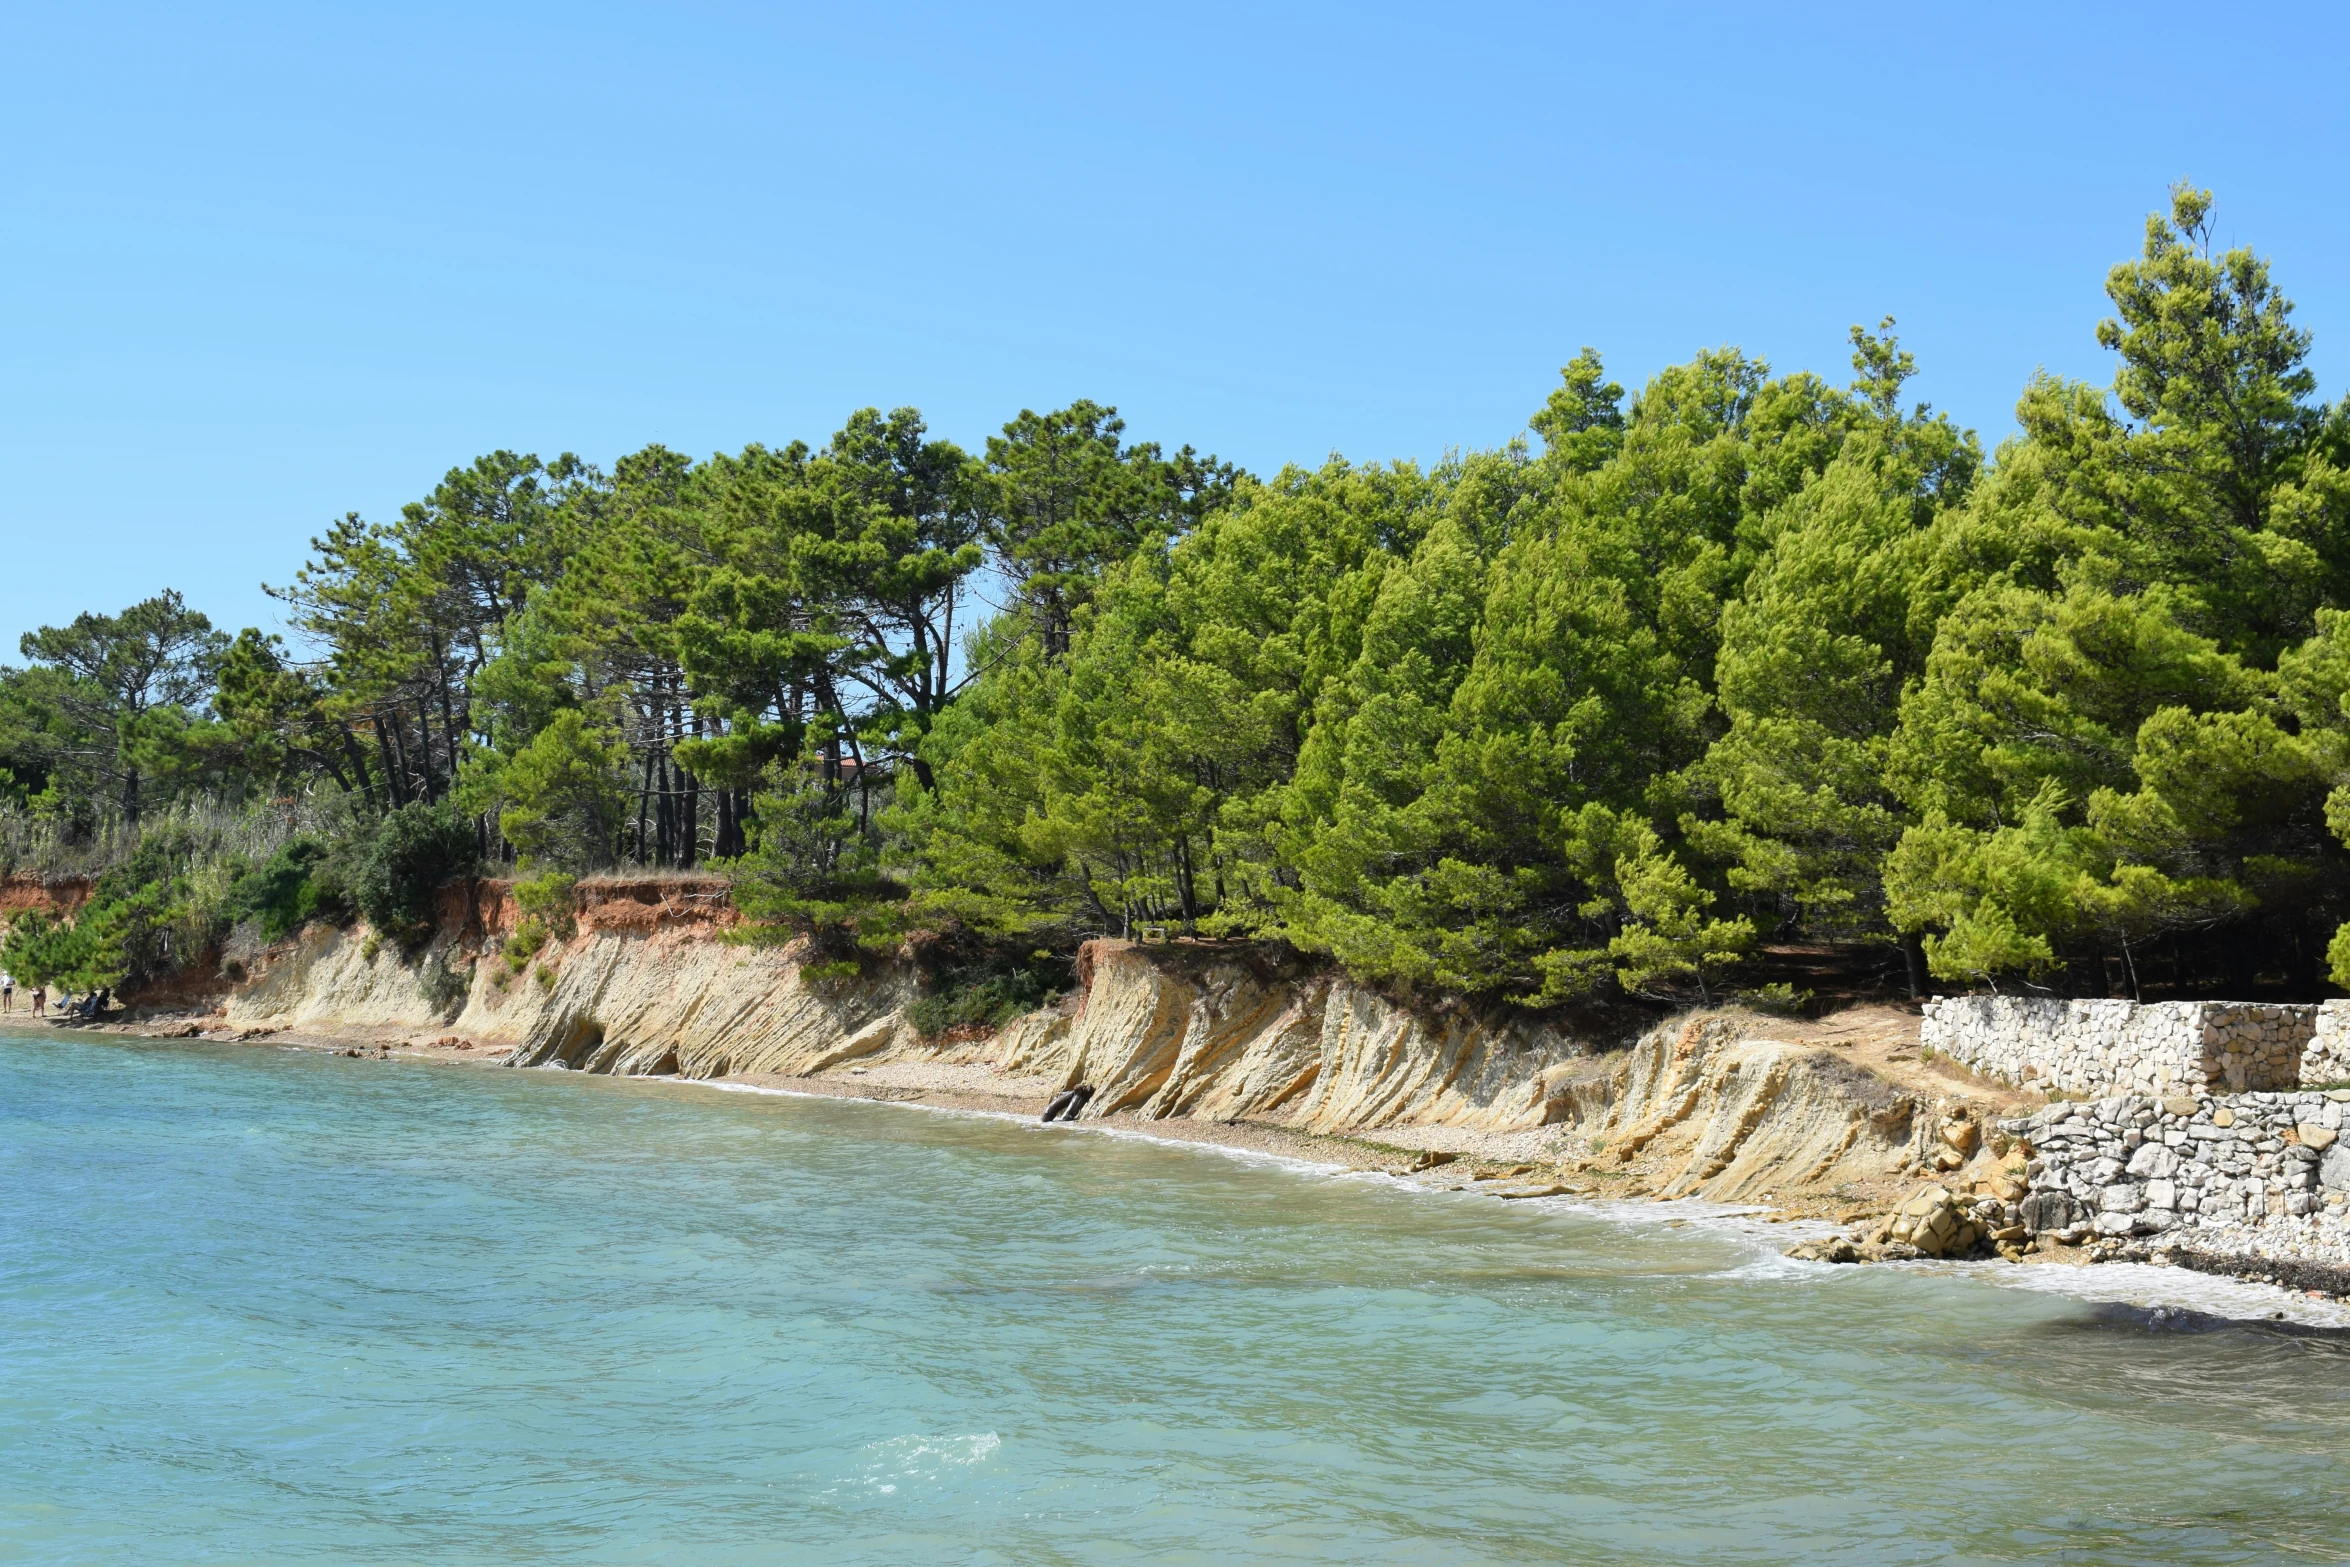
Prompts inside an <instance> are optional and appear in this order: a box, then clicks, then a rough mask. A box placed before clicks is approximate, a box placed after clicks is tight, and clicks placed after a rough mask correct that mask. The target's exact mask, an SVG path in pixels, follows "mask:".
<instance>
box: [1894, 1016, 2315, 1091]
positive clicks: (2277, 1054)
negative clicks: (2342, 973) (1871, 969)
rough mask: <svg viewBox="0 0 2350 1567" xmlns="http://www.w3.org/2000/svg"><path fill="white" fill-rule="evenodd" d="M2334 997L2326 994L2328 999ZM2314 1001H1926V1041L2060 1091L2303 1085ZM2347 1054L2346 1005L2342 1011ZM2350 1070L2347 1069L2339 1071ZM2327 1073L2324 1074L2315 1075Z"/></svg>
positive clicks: (2017, 1080) (1967, 1061)
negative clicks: (2297, 1003) (2305, 1003)
mask: <svg viewBox="0 0 2350 1567" xmlns="http://www.w3.org/2000/svg"><path fill="white" fill-rule="evenodd" d="M2329 1005H2330V1004H2329ZM2320 1011H2321V1009H2320V1008H2318V1007H2314V1006H2284V1005H2275V1004H2270V1003H2263V1002H2251V1001H2162V1002H2156V1003H2154V1004H2152V1005H2144V1006H2142V1005H2140V1004H2139V1003H2137V1002H2135V1001H2056V1000H2048V999H2042V998H2039V997H2024V996H1946V997H1942V998H1940V999H1937V1000H1933V1001H1929V1002H1927V1003H1926V1007H1925V1021H1924V1024H1923V1026H1922V1029H1921V1032H1920V1035H1919V1038H1920V1042H1921V1043H1923V1044H1924V1045H1925V1046H1926V1048H1928V1049H1930V1050H1933V1051H1935V1052H1937V1053H1939V1054H1942V1055H1946V1056H1948V1057H1950V1058H1951V1059H1952V1060H1954V1061H1957V1062H1958V1063H1959V1064H1960V1065H1962V1066H1965V1067H1968V1068H1969V1069H1971V1070H1973V1071H1977V1072H1981V1073H1983V1074H1985V1075H1986V1076H1990V1077H1996V1078H1999V1079H2000V1080H2002V1081H2004V1082H2007V1083H2011V1084H2014V1085H2015V1086H2017V1087H2019V1088H2024V1087H2029V1088H2036V1089H2040V1090H2041V1091H2043V1092H2049V1093H2063V1094H2080V1095H2093V1094H2116V1093H2135V1094H2144V1095H2161V1094H2164V1093H2168V1092H2171V1091H2173V1090H2176V1089H2185V1090H2188V1091H2190V1092H2193V1091H2205V1092H2212V1093H2223V1092H2224V1093H2246V1092H2253V1091H2273V1090H2279V1089H2290V1088H2297V1087H2299V1086H2300V1085H2301V1083H2302V1082H2304V1081H2305V1080H2307V1079H2305V1077H2304V1075H2303V1062H2302V1058H2303V1055H2304V1053H2305V1052H2306V1051H2307V1050H2308V1048H2309V1047H2310V1045H2311V1043H2312V1041H2313V1039H2314V1038H2315V1036H2316V1035H2317V1032H2318V1027H2319V1013H2320ZM2340 1021H2341V1024H2342V1032H2341V1034H2340V1036H2339V1037H2340V1039H2341V1045H2342V1052H2343V1054H2344V1056H2345V1057H2350V1015H2345V1016H2343V1017H2342V1018H2341V1019H2340ZM2338 1075H2339V1076H2341V1077H2344V1078H2350V1070H2345V1071H2343V1072H2342V1073H2340V1074H2338ZM2318 1080H2319V1081H2325V1080H2327V1079H2322V1078H2321V1079H2318Z"/></svg>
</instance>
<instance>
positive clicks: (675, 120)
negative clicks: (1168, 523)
mask: <svg viewBox="0 0 2350 1567" xmlns="http://www.w3.org/2000/svg"><path fill="white" fill-rule="evenodd" d="M1769 9H1770V10H1772V11H1774V12H1775V11H1777V10H1778V9H1779V8H1769ZM993 10H994V12H995V13H996V14H993V15H990V14H987V12H986V11H984V10H982V9H981V8H976V7H973V8H959V9H955V10H943V9H942V10H937V11H931V10H924V9H919V8H915V7H911V6H901V7H893V8H887V9H884V8H871V9H865V10H858V9H856V8H847V7H838V6H834V7H825V8H822V9H811V10H806V11H801V10H794V9H788V8H783V7H772V8H753V7H733V6H727V5H720V4H697V5H677V6H666V7H654V6H620V5H609V4H595V3H581V0H572V3H567V4H563V5H536V6H533V5H507V6H500V5H494V4H473V5H465V6H441V5H435V4H429V3H413V0H412V3H405V4H401V5H398V6H381V7H372V8H370V7H359V6H333V7H321V6H310V5H305V6H298V7H297V6H290V5H289V6H284V7H269V6H256V5H245V4H235V3H224V4H219V5H215V6H210V7H193V6H172V7H158V8H154V9H143V8H137V7H131V6H122V5H110V4H84V5H74V6H48V7H34V6H31V5H20V6H17V7H13V8H11V9H10V10H9V11H8V13H7V14H6V18H5V22H4V27H5V31H4V32H0V39H5V44H4V46H0V136H4V137H5V145H6V147H7V149H8V156H7V158H6V159H5V161H4V162H0V311H4V314H0V324H4V326H5V331H4V332H0V655H7V656H11V657H12V656H13V653H14V649H15V643H16V638H17V635H18V633H19V632H21V631H22V630H23V629H25V628H26V627H28V626H30V625H34V624H38V623H41V622H43V621H51V620H58V619H63V618H66V617H68V616H70V615H71V614H72V613H73V612H74V611H76V610H79V609H82V608H85V607H95V608H101V609H114V608H119V607H121V606H122V605H123V604H126V603H128V602H131V601H133V600H135V599H137V598H139V597H141V596H144V595H145V594H147V593H150V592H152V591H154V590H156V589H159V588H162V587H164V586H167V585H173V586H178V587H180V588H182V589H183V590H184V591H186V592H187V594H188V595H189V597H190V598H191V599H192V600H194V601H195V602H196V603H197V604H199V605H200V606H202V607H204V608H205V609H207V610H208V611H209V612H210V613H212V614H213V615H214V617H215V618H216V619H217V620H219V621H220V622H221V623H223V624H224V625H227V626H230V627H232V628H233V627H234V626H237V625H242V624H246V623H252V622H259V623H262V624H274V620H273V619H272V614H271V612H272V610H273V608H274V606H272V605H271V604H270V603H269V602H268V601H267V600H265V599H264V598H263V597H262V596H261V594H260V592H259V589H258V586H257V584H258V583H260V582H261V581H263V580H265V579H266V580H269V581H273V582H282V581H284V580H285V579H286V578H287V577H288V576H289V575H291V573H292V571H293V569H294V568H295V566H296V565H297V564H298V563H299V561H300V560H301V558H302V555H303V549H304V545H305V542H306V541H307V540H308V539H309V537H310V536H311V535H312V534H313V533H315V532H317V531H318V530H319V529H320V528H322V527H323V525H324V524H325V523H326V522H327V521H328V520H329V519H330V518H331V517H333V516H336V515H339V514H340V513H342V512H344V511H347V510H357V511H360V512H362V513H364V514H366V515H369V516H373V517H385V516H389V515H391V514H393V513H394V512H395V511H396V509H397V507H398V506H399V504H400V503H401V502H402V501H404V500H408V499H412V498H414V497H416V496H417V495H419V494H421V493H423V492H424V491H425V490H427V489H429V488H430V487H431V485H432V484H433V482H434V481H435V480H436V478H437V477H438V476H439V475H440V474H441V472H443V471H444V470H445V469H447V468H449V467H450V466H452V465H454V464H457V463H460V462H463V461H466V460H468V459H470V458H471V457H472V456H473V455H474V454H475V453H477V452H482V451H487V450H491V449H493V448H496V447H501V446H503V447H511V448H514V449H518V450H523V451H535V452H538V453H540V454H542V455H544V456H548V457H552V456H553V455H554V454H555V453H557V452H559V451H563V450H572V451H577V452H579V453H581V454H582V455H584V456H588V457H591V458H594V459H597V460H600V461H609V460H610V459H611V458H613V457H614V456H616V455H618V454H620V453H622V452H625V451H629V450H632V449H634V448H636V447H638V446H641V445H644V444H646V443H648V442H652V441H661V442H664V443H667V444H669V445H671V446H674V447H679V448H683V449H686V450H690V451H694V452H708V451H711V450H714V449H719V448H735V447H739V446H741V445H743V444H744V443H746V442H749V441H754V440H760V441H769V442H779V441H783V440H788V439H791V438H793V437H805V438H807V439H809V440H811V441H821V440H822V439H823V438H824V437H825V436H826V435H827V434H829V433H830V432H831V431H832V430H833V429H835V428H836V427H837V426H838V423H839V421H840V418H841V416H842V415H843V414H845V413H846V412H848V411H849V410H851V409H853V408H856V407H859V406H862V405H864V404H868V403H873V404H879V405H882V406H884V407H889V406H894V405H898V404H904V403H912V404H915V405H917V406H919V407H920V408H922V409H923V410H924V411H925V413H926V414H927V415H928V416H929V418H930V422H931V426H932V428H933V429H934V430H936V431H938V432H940V433H943V434H946V435H949V436H951V437H953V438H955V439H957V440H959V441H963V442H965V443H968V444H970V445H973V446H976V445H978V444H979V443H980V442H981V441H982V440H983V439H984V438H985V436H986V435H987V434H988V433H989V432H990V431H992V430H993V429H995V428H996V427H997V426H999V425H1000V424H1001V423H1002V422H1003V421H1004V420H1005V419H1007V418H1009V417H1010V416H1011V415H1012V414H1014V413H1016V412H1017V411H1018V410H1019V409H1020V408H1021V407H1022V406H1033V407H1039V408H1042V407H1047V406H1053V405H1058V404H1060V403H1064V402H1066V401H1068V400H1070V399H1072V398H1076V397H1080V396H1089V397H1093V398H1096V399H1099V400H1102V401H1106V402H1114V403H1116V404H1118V405H1119V407H1120V408H1121V409H1123V410H1124V411H1125V413H1126V415H1127V417H1128V423H1129V427H1130V429H1131V431H1132V432H1133V433H1134V434H1136V435H1138V436H1143V437H1150V438H1156V439H1160V440H1163V441H1165V442H1167V443H1168V444H1170V445H1177V444H1181V443H1183V442H1186V441H1189V442H1191V443H1193V444H1195V445H1197V446H1199V447H1201V448H1202V449H1203V450H1212V451H1215V452H1217V453H1220V454H1222V455H1223V456H1226V457H1229V458H1234V459H1237V460H1239V461H1241V462H1243V463H1245V464H1247V465H1248V466H1250V467H1252V468H1256V469H1259V470H1260V471H1270V470H1272V469H1275V468H1277V467H1279V466H1280V465H1281V464H1282V463H1284V462H1288V461H1306V462H1311V461H1316V460H1319V459H1320V458H1321V457H1322V456H1323V455H1324V454H1326V453H1328V452H1331V451H1340V452H1344V453H1345V454H1346V455H1348V456H1350V457H1355V458H1381V459H1384V458H1395V457H1416V458H1421V459H1428V458H1433V457H1436V456H1438V455H1440V454H1441V453H1442V452H1443V451H1444V450H1445V449H1446V448H1447V447H1454V446H1488V445H1493V444H1497V443H1499V442H1502V441H1505V440H1507V439H1508V438H1509V437H1510V436H1511V435H1513V434H1514V433H1516V432H1518V431H1519V430H1521V429H1522V428H1523V427H1524V423H1525V419H1526V416H1527V414H1528V413H1530V412H1531V411H1532V410H1534V409H1535V408H1536V407H1538V406H1539V405H1540V403H1541V401H1542V398H1543V396H1544V395H1545V393H1546V392H1547V391H1548V389H1549V387H1550V386H1551V385H1552V384H1553V383H1554V381H1555V378H1556V374H1557V369H1558V367H1559V366H1560V365H1561V364H1563V363H1564V362H1565V361H1566V360H1567V359H1568V358H1569V357H1570V356H1571V355H1572V354H1573V353H1574V352H1575V350H1576V348H1577V347H1578V346H1579V345H1581V344H1584V343H1590V344H1593V345H1596V346H1597V347H1598V348H1599V349H1600V350H1601V351H1602V353H1603V354H1604V355H1605V356H1606V357H1607V361H1608V363H1609V365H1610V367H1611V369H1612V370H1613V371H1614V372H1615V373H1616V374H1617V375H1618V376H1619V377H1620V378H1622V379H1624V380H1626V381H1627V382H1628V383H1632V384H1637V382H1638V380H1639V379H1640V378H1642V377H1645V376H1646V375H1648V374H1650V373H1651V372H1653V371H1654V370H1656V369H1657V368H1658V367H1660V366H1662V365H1664V364H1667V363H1670V362H1672V361H1674V360H1676V359H1680V358H1683V357H1686V356H1687V355H1688V354H1690V353H1691V352H1692V351H1693V350H1695V349H1697V348H1699V347H1701V346H1706V345H1713V344H1721V343H1735V344H1738V345H1741V346H1743V347H1744V348H1746V349H1747V350H1748V351H1750V352H1753V353H1757V354H1761V355H1763V356H1765V357H1767V358H1768V359H1769V360H1770V361H1771V362H1772V364H1773V365H1774V366H1776V367H1779V368H1781V369H1794V368H1813V369H1818V370H1821V371H1823V372H1826V373H1828V374H1830V375H1832V376H1833V377H1835V378H1836V379H1838V380H1842V379H1844V378H1845V376H1846V375H1847V373H1848V372H1847V368H1846V363H1845V357H1846V349H1845V346H1844V333H1845V329H1846V327H1847V326H1848V325H1850V324H1851V323H1853V322H1855V321H1868V322H1874V321H1875V320H1876V319H1877V318H1878V317H1879V316H1882V315H1885V314H1888V313H1890V314H1893V315H1895V316H1897V317H1899V318H1900V323H1901V324H1900V331H1901V333H1902V336H1903V338H1904V340H1905V341H1906V342H1907V343H1908V344H1909V346H1910V347H1911V348H1912V349H1913V350H1914V351H1915V352H1916V354H1917V356H1918V361H1919V364H1920V366H1921V368H1922V374H1921V376H1920V379H1919V382H1918V383H1917V390H1918V393H1919V395H1922V396H1924V397H1927V398H1930V399H1932V400H1933V401H1934V402H1935V403H1936V404H1937V405H1939V406H1943V407H1947V408H1949V409H1951V410H1952V411H1953V412H1955V413H1956V414H1957V415H1958V416H1959V417H1960V418H1961V419H1962V420H1963V421H1965V422H1966V423H1968V424H1971V425H1974V426H1976V427H1977V428H1979V429H1981V430H1982V431H1983V433H1984V435H1985V437H1986V439H1989V440H1994V441H1995V440H1996V439H1997V438H1998V437H1999V436H2000V435H2001V434H2003V433H2004V432H2005V431H2006V430H2007V429H2008V427H2009V424H2010V410H2011V409H2012V406H2013V403H2014V400H2015V395H2016V393H2017V391H2018V389H2019V388H2020V387H2021V385H2022V383H2023V381H2024V378H2025V377H2026V376H2027V375H2028V374H2029V373H2030V372H2031V371H2032V369H2033V368H2034V367H2035V366H2037V365H2046V366H2047V367H2048V368H2050V369H2052V370H2055V371H2059V372H2061V373H2064V374H2068V375H2079V376H2087V377H2091V378H2094V379H2097V380H2099V381H2103V380H2104V379H2105V378H2106V376H2107V374H2108V367H2107V363H2106V359H2105V356H2104V355H2103V354H2102V353H2100V352H2099V350H2098V349H2097V348H2096V346H2095V343H2094V341H2093V338H2092V336H2091V333H2092V329H2093V328H2094V326H2095V323H2096V321H2097V319H2098V317H2099V315H2100V314H2101V313H2102V311H2103V305H2104V301H2103V299H2102V296H2101V294H2100V292H2099V288H2100V284H2101V281H2102V279H2103V277H2104V274H2105V270H2106V268H2107V267H2108V266H2110V265H2111V264H2112V263H2113V262H2115V261H2117V260H2119V259H2122V258H2123V257H2125V256H2127V255H2129V254H2130V253H2132V252H2133V251H2134V250H2135V248H2136V246H2137V243H2138V239H2139V234H2140V227H2141V224H2142V222H2143V218H2144V215H2145V213H2146V212H2147V211H2148V210H2149V209H2151V208H2153V207H2155V206H2157V205H2159V204H2160V203H2161V201H2162V199H2163V190H2164V187H2165V185H2166V184H2167V183H2168V182H2169V181H2170V180H2172V179H2175V178H2177V177H2179V176H2180V175H2191V176H2193V177H2194V178H2195V179H2196V180H2197V181H2199V182H2201V183H2204V184H2207V185H2211V186H2213V187H2215V188H2216V189H2217V191H2218V193H2219V208H2218V220H2217V221H2218V228H2219V231H2220V233H2221V236H2222V237H2223V238H2224V239H2227V240H2230V241H2243V242H2248V243H2250V244H2252V245H2254V246H2255V247H2256V248H2258V249H2260V250H2262V251H2264V252H2266V253H2268V254H2270V255H2271V256H2273V257H2274V258H2275V261H2276V263H2277V267H2278V271H2279V275H2280V278H2281V280H2282V282H2283V284H2284V286H2285V287H2286V289H2287V290H2288V292H2290V293H2291V294H2292V295H2293V296H2294V297H2295V298H2297V299H2298V300H2299V301H2300V304H2301V319H2302V321H2303V322H2304V323H2305V324H2307V325H2309V326H2311V327H2313V328H2314V329H2315V330H2316V331H2317V333H2318V348H2317V355H2316V360H2317V369H2318V371H2319V374H2320V377H2321V379H2322V381H2323V382H2324V383H2325V391H2326V395H2328V396H2334V395H2338V394H2339V392H2340V390H2341V381H2342V379H2343V377H2342V373H2341V367H2342V366H2344V365H2345V364H2346V363H2350V360H2345V358H2344V354H2345V352H2346V351H2350V244H2346V243H2345V240H2346V239H2350V235H2346V233H2345V228H2346V226H2350V203H2346V202H2345V201H2344V199H2343V198H2344V194H2345V192H2344V180H2343V176H2342V173H2341V171H2342V169H2343V167H2344V162H2343V159H2344V152H2343V149H2344V148H2345V146H2346V145H2350V135H2346V134H2345V133H2346V132H2350V93H2346V92H2345V91H2344V90H2343V88H2342V81H2341V73H2342V67H2343V65H2344V64H2345V60H2346V58H2350V50H2346V48H2345V44H2346V42H2350V38H2346V32H2350V28H2346V27H2345V24H2343V23H2342V22H2340V21H2339V20H2337V19H2336V15H2335V14H2334V13H2331V12H2329V11H2326V10H2321V9H2319V8H2316V7H2310V8H2307V9H2304V10H2301V11H2298V12H2294V11H2291V10H2288V9H2287V8H2285V7H2279V6H2269V7H2260V8H2249V9H2246V10H2244V11H2241V12H2228V11H2224V10H2214V9H2212V8H2210V7H2208V6H2199V7H2194V8H2187V7H2170V6H2148V5H2133V6H2128V7H2118V6H2117V7H2112V8H2110V9H2108V10H2106V11H2104V12H2102V13H2093V12H2091V11H2089V10H2087V9H2082V8H2071V7H2062V6H2050V5H2036V6H2031V7H2018V8H2015V9H2013V10H2010V11H2006V12H1996V11H1993V10H1991V9H1989V8H1983V7H1977V8H1963V9H1962V8H1951V9H1949V10H1948V11H1946V12H1945V13H1943V14H1942V15H1940V16H1938V17H1936V16H1927V15H1925V14H1924V13H1923V12H1915V13H1914V14H1912V12H1911V10H1910V9H1909V8H1896V7H1887V6H1869V7H1865V8H1859V7H1856V8H1852V9H1849V10H1836V9H1828V8H1815V9H1811V10H1807V11H1804V12H1802V13H1800V15H1798V14H1796V13H1794V12H1789V13H1788V16H1787V17H1780V16H1777V15H1765V14H1762V13H1763V12H1764V10H1765V8H1761V7H1737V8H1731V7H1722V8H1699V7H1690V8H1684V9H1681V10H1678V11H1673V12H1666V11H1664V10H1661V9H1656V8H1647V7H1627V6H1609V7H1605V8H1592V9H1590V10H1587V11H1577V10H1574V9H1571V8H1567V7H1559V6H1541V7H1534V6H1528V7H1511V6H1490V7H1484V8H1475V9H1472V8H1467V7H1434V6H1429V7H1422V8H1417V9H1414V10H1405V9H1401V8H1371V7H1344V8H1342V7H1336V6H1329V7H1309V6H1298V7H1265V6H1241V7H1233V8H1229V9H1224V8H1219V7H1215V6H1209V5H1189V6H1184V7H1180V8H1168V9H1165V10H1163V11H1160V12H1158V13H1155V14H1153V13H1150V12H1146V11H1145V10H1143V9H1141V8H1136V7H1117V6H1098V5H1096V6H1086V7H1075V6H1072V7H1067V8H1049V7H1042V6H1035V7H1023V8H1017V9H1015V8H1012V7H996V8H993Z"/></svg>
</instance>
